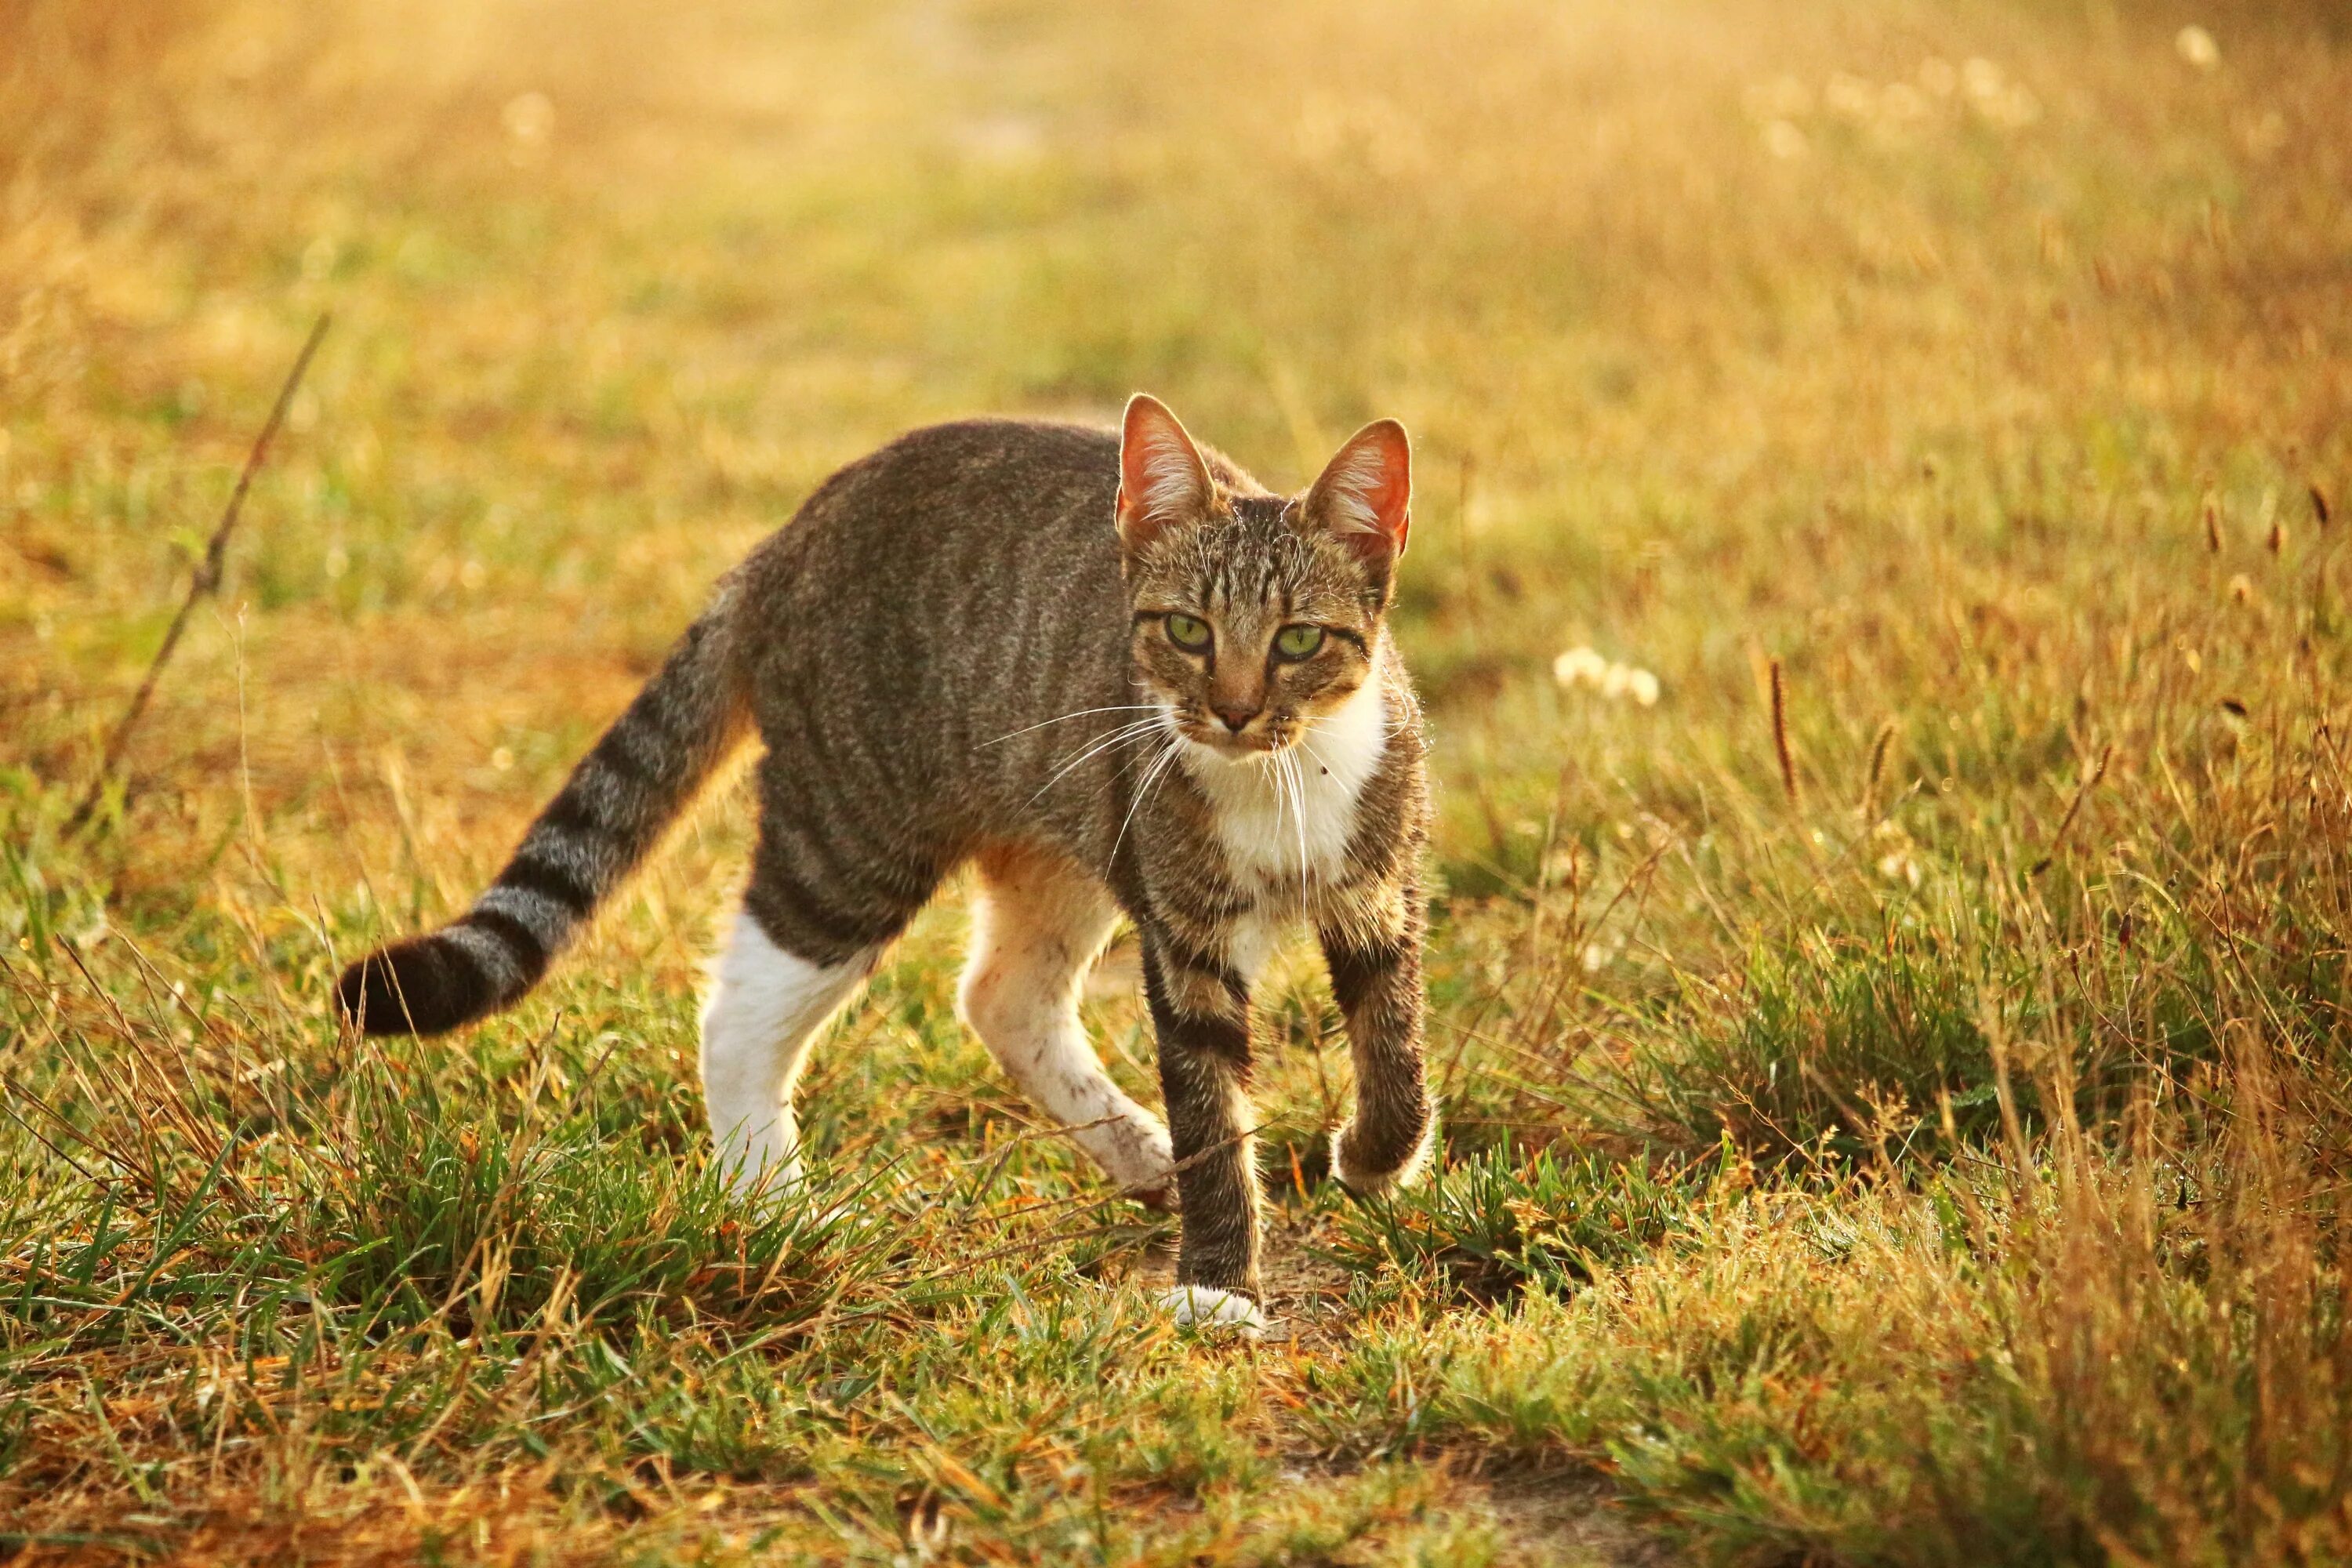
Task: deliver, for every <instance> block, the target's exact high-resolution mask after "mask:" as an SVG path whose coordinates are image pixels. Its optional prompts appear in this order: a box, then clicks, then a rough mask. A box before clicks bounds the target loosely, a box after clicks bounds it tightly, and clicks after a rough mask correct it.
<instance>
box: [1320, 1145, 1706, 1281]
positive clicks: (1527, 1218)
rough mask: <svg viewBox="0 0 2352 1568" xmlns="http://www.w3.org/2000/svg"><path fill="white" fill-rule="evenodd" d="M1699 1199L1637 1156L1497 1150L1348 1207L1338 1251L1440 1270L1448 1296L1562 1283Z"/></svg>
mask: <svg viewBox="0 0 2352 1568" xmlns="http://www.w3.org/2000/svg"><path fill="white" fill-rule="evenodd" d="M1691 1199H1692V1185H1691V1178H1690V1177H1689V1176H1688V1175H1686V1174H1685V1175H1680V1176H1676V1175H1664V1176H1662V1175H1660V1174H1658V1173H1654V1172H1652V1171H1650V1170H1649V1169H1648V1168H1647V1167H1646V1166H1645V1165H1643V1163H1639V1162H1636V1161H1626V1162H1622V1163H1621V1162H1619V1161H1616V1160H1613V1159H1609V1158H1606V1157H1604V1156H1601V1155H1599V1154H1583V1155H1569V1156H1560V1155H1556V1154H1554V1153H1553V1152H1550V1151H1549V1150H1547V1151H1545V1152H1541V1153H1538V1154H1537V1155H1536V1156H1535V1157H1534V1158H1533V1159H1531V1160H1526V1161H1518V1160H1515V1159H1513V1158H1512V1157H1511V1156H1510V1155H1509V1154H1508V1153H1507V1152H1503V1151H1494V1152H1488V1153H1486V1154H1483V1155H1475V1156H1472V1157H1470V1158H1467V1159H1464V1160H1461V1161H1458V1162H1456V1163H1454V1164H1452V1165H1450V1166H1448V1167H1446V1168H1445V1169H1444V1170H1441V1171H1438V1172H1436V1173H1433V1175H1432V1176H1431V1177H1430V1179H1429V1180H1428V1181H1427V1182H1426V1183H1425V1184H1422V1185H1420V1186H1416V1187H1413V1188H1411V1189H1408V1190H1406V1191H1405V1192H1402V1193H1400V1194H1395V1195H1394V1196H1392V1197H1389V1198H1385V1199H1381V1200H1378V1201H1376V1202H1372V1203H1369V1204H1366V1205H1362V1206H1361V1207H1359V1208H1351V1209H1349V1210H1348V1211H1346V1212H1345V1213H1344V1214H1343V1215H1341V1216H1340V1218H1339V1226H1338V1239H1337V1242H1336V1244H1335V1245H1334V1247H1333V1248H1332V1252H1333V1255H1334V1256H1335V1257H1336V1258H1339V1260H1340V1261H1342V1262H1344V1263H1346V1264H1348V1265H1349V1267H1351V1268H1357V1269H1360V1270H1365V1271H1370V1270H1374V1269H1377V1268H1381V1266H1383V1265H1387V1266H1390V1267H1392V1268H1397V1269H1400V1270H1402V1271H1404V1272H1406V1273H1408V1274H1412V1275H1419V1276H1427V1277H1433V1278H1434V1279H1438V1280H1441V1281H1443V1282H1444V1285H1445V1286H1446V1287H1448V1288H1449V1289H1448V1295H1449V1297H1457V1298H1460V1299H1465V1300H1478V1301H1496V1300H1505V1299H1507V1298H1508V1297H1510V1296H1512V1295H1513V1294H1515V1293H1517V1291H1519V1290H1520V1289H1525V1288H1528V1287H1534V1288H1537V1289H1546V1290H1550V1291H1554V1292H1565V1291H1567V1290H1569V1289H1571V1288H1573V1287H1574V1286H1576V1285H1578V1284H1580V1283H1583V1282H1586V1281H1589V1280H1591V1279H1593V1278H1594V1277H1595V1275H1596V1274H1597V1273H1599V1272H1601V1271H1603V1270H1605V1269H1607V1268H1609V1267H1611V1266H1612V1265H1614V1264H1619V1263H1622V1262H1623V1261H1625V1260H1627V1259H1629V1258H1638V1257H1641V1256H1643V1254H1645V1253H1647V1252H1649V1251H1650V1250H1652V1249H1653V1248H1655V1247H1661V1246H1664V1245H1665V1244H1666V1243H1667V1242H1668V1241H1670V1240H1671V1239H1672V1238H1673V1237H1675V1235H1677V1234H1678V1233H1679V1232H1680V1231H1681V1229H1682V1227H1683V1226H1684V1223H1685V1215H1686V1214H1687V1213H1688V1211H1689V1206H1690V1203H1691Z"/></svg>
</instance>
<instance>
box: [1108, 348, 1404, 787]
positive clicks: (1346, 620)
mask: <svg viewBox="0 0 2352 1568" xmlns="http://www.w3.org/2000/svg"><path fill="white" fill-rule="evenodd" d="M1411 502H1412V452H1411V447H1410V446H1409V444H1408V443H1407V441H1406V439H1405V433H1404V426H1401V425H1399V424H1398V423H1397V422H1396V421H1395V420H1393V419H1382V420H1379V421H1376V422H1375V423H1373V424H1370V425H1367V426H1364V427H1363V428H1362V429H1361V430H1359V431H1357V432H1356V434H1355V435H1353V436H1351V437H1349V438H1348V441H1347V443H1346V444H1345V445H1343V446H1342V447H1340V448H1339V455H1338V456H1336V457H1334V458H1332V459H1331V460H1330V462H1329V463H1328V464H1327V465H1325V467H1324V469H1323V472H1322V475H1321V477H1320V478H1318V479H1316V481H1315V482H1314V483H1313V484H1312V485H1309V486H1308V487H1307V489H1306V491H1305V492H1304V493H1303V494H1300V495H1296V496H1276V495H1268V494H1266V493H1265V491H1263V490H1262V489H1259V488H1258V487H1257V486H1255V484H1253V483H1251V482H1250V481H1249V479H1247V478H1246V477H1245V476H1244V475H1243V474H1242V473H1241V472H1240V470H1238V469H1237V468H1234V467H1233V466H1232V465H1231V464H1229V463H1226V462H1225V461H1223V459H1222V458H1214V455H1213V454H1209V455H1205V456H1204V455H1203V453H1202V450H1201V448H1200V447H1198V446H1196V445H1195V444H1194V443H1193V441H1192V437H1191V436H1189V435H1187V434H1186V433H1185V430H1184V426H1182V425H1181V424H1179V423H1178V422H1177V419H1176V416H1174V415H1173V414H1171V413H1170V412H1169V411H1168V410H1167V408H1166V407H1165V406H1164V405H1161V404H1160V402H1158V401H1157V400H1156V399H1153V398H1150V397H1145V396H1142V395H1138V396H1137V397H1135V398H1134V399H1133V400H1132V401H1131V402H1129V404H1128V405H1127V419H1126V422H1125V425H1124V426H1123V427H1122V429H1121V432H1120V437H1119V480H1118V532H1119V542H1120V545H1121V547H1122V550H1123V552H1124V553H1123V558H1124V561H1125V564H1126V574H1127V590H1128V597H1129V602H1130V605H1131V607H1132V609H1133V611H1134V617H1135V629H1134V639H1133V648H1134V659H1135V673H1136V679H1137V681H1138V683H1139V685H1140V686H1141V687H1142V689H1143V690H1144V693H1145V694H1146V696H1147V698H1149V699H1150V700H1155V701H1158V702H1160V704H1162V705H1163V706H1164V707H1165V708H1166V710H1168V713H1169V716H1170V721H1171V724H1172V725H1173V726H1174V727H1175V729H1176V730H1177V731H1178V732H1179V733H1181V735H1183V736H1184V738H1185V739H1187V740H1190V741H1192V742H1197V743H1198V744H1200V745H1202V746H1205V747H1207V748H1209V749H1211V750H1212V751H1214V752H1218V753H1220V754H1223V755H1224V756H1228V757H1233V758H1237V759H1239V758H1249V757H1256V756H1265V755H1267V754H1270V753H1273V752H1279V751H1281V750H1283V749H1284V748H1286V747H1288V746H1291V745H1294V744H1297V742H1298V741H1299V740H1300V739H1301V737H1302V736H1303V735H1305V734H1307V733H1308V732H1309V731H1311V729H1312V727H1313V724H1314V721H1316V720H1318V719H1320V718H1322V717H1324V716H1326V715H1328V714H1330V713H1332V712H1334V711H1335V710H1338V709H1339V707H1340V705H1341V704H1343V703H1345V702H1346V701H1347V700H1348V699H1349V697H1351V696H1353V695H1355V694H1356V692H1357V691H1358V690H1359V689H1360V688H1361V687H1362V686H1363V685H1364V683H1365V682H1366V681H1368V680H1370V679H1372V675H1373V659H1374V657H1375V654H1376V652H1377V650H1378V649H1379V647H1380V643H1381V628H1382V622H1383V620H1384V618H1385V617H1386V616H1387V613H1388V606H1389V599H1390V595H1391V590H1392V588H1393V585H1394V582H1395V574H1396V563H1397V558H1398V557H1399V556H1400V555H1402V554H1403V552H1404V542H1405V533H1406V531H1407V530H1408V528H1409V527H1410V525H1411V517H1410V515H1409V509H1410V506H1411Z"/></svg>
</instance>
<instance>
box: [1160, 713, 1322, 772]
mask: <svg viewBox="0 0 2352 1568" xmlns="http://www.w3.org/2000/svg"><path fill="white" fill-rule="evenodd" d="M1176 732H1177V733H1178V734H1180V735H1181V736H1183V737H1184V738H1185V739H1186V740H1188V741H1190V742H1192V743H1193V744H1195V745H1198V746H1205V747H1206V748H1208V749H1209V750H1210V751H1212V752H1216V753H1217V754H1218V755H1219V756H1221V757H1229V758H1231V759H1233V760H1234V761H1235V762H1244V761H1248V760H1251V759H1254V758H1260V757H1270V756H1272V755H1273V754H1274V753H1275V752H1279V751H1281V750H1282V749H1283V748H1284V747H1285V746H1287V745H1289V744H1290V742H1291V740H1292V738H1293V735H1294V733H1295V731H1292V730H1291V729H1289V728H1288V727H1285V728H1284V729H1281V730H1276V729H1275V728H1274V727H1273V726H1271V725H1263V724H1253V725H1251V726H1250V727H1249V728H1248V729H1246V730H1244V731H1240V732H1239V733H1235V732H1234V731H1231V730H1228V729H1226V728H1225V726H1223V724H1220V723H1216V722H1214V721H1205V722H1204V721H1201V720H1198V719H1194V718H1192V716H1191V715H1189V714H1187V715H1185V716H1182V717H1181V718H1179V719H1178V720H1177V721H1176Z"/></svg>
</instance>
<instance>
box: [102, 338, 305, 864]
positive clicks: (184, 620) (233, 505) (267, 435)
mask: <svg viewBox="0 0 2352 1568" xmlns="http://www.w3.org/2000/svg"><path fill="white" fill-rule="evenodd" d="M330 320H331V317H328V316H325V315H321V316H320V318H319V322H318V325H316V326H314V327H312V328H311V329H310V336H309V337H308V338H306V339H305V340H303V343H302V352H301V353H299V354H298V355H296V356H295V359H294V368H293V369H291V370H289V371H288V372H287V373H286V384H284V385H283V386H281V387H279V388H278V401H277V402H276V403H275V404H274V405H271V407H270V410H269V418H268V421H267V422H265V423H264V424H263V425H262V426H261V434H260V435H258V436H257V437H254V440H253V449H252V450H251V451H249V452H247V454H246V455H245V467H244V468H243V469H242V470H240V471H239V472H238V474H237V476H236V489H233V490H231V491H230V492H229V497H228V505H226V507H224V508H222V509H221V517H220V521H219V522H218V523H216V524H215V525H214V528H213V536H212V539H211V541H210V542H207V543H206V544H205V558H204V559H203V560H202V561H200V562H198V563H196V574H195V576H194V579H193V580H191V581H190V582H189V584H188V596H187V597H186V598H184V599H183V600H181V601H180V613H179V614H178V615H175V616H173V617H172V624H171V626H169V627H167V628H166V629H165V630H164V633H163V647H159V648H157V649H156V650H155V657H154V658H153V660H152V661H151V662H150V663H149V664H148V666H147V676H146V679H143V680H142V681H140V683H139V689H138V690H137V691H136V692H134V693H132V694H131V706H130V707H129V708H127V709H125V710H123V713H122V720H121V722H120V723H118V724H116V725H115V727H114V733H113V734H112V735H111V736H110V737H109V738H108V740H107V742H106V752H105V754H104V755H103V756H102V757H100V759H99V764H98V776H97V777H96V778H93V779H92V780H90V781H89V793H88V794H86V795H83V796H82V797H81V804H80V805H77V806H75V807H74V809H73V815H72V816H68V817H67V818H66V826H65V830H66V832H68V833H76V832H79V831H80V829H81V828H82V827H83V826H85V825H86V824H87V823H88V822H89V819H90V817H91V816H92V815H93V814H94V813H95V812H96V811H97V810H98V803H99V802H100V800H102V799H104V798H105V795H106V781H107V780H108V779H110V778H112V777H113V776H114V770H115V767H116V766H117V765H118V764H119V763H121V761H122V752H123V749H124V748H125V747H127V746H129V745H130V743H131V731H132V730H134V729H136V728H137V727H138V725H139V721H140V719H141V717H142V716H143V715H144V714H145V713H146V711H147V704H148V702H149V701H150V700H152V698H153V697H154V695H155V682H156V680H157V679H159V678H161V677H162V675H163V666H164V665H165V664H167V663H169V662H170V661H171V658H172V650H173V649H174V648H176V647H179V646H180V634H181V633H182V632H183V631H184V630H186V629H187V625H188V615H189V612H191V611H193V610H194V608H195V607H196V601H197V600H199V599H201V598H203V597H205V595H208V594H211V593H213V592H215V590H217V589H218V588H219V587H220V580H221V564H222V563H223V561H224V560H225V559H226V557H227V554H228V536H229V534H230V533H231V532H232V531H234V530H235V529H236V520H237V516H238V514H239V513H241V512H242V511H243V510H245V493H246V491H247V490H248V489H251V488H252V487H253V476H254V475H255V474H257V473H258V472H259V471H260V469H261V464H262V460H263V459H264V458H267V457H268V455H269V443H270V439H271V438H272V437H275V436H276V435H277V434H278V426H279V425H281V424H283V423H285V420H286V410H287V407H288V405H290V404H291V403H292V402H293V401H294V390H295V388H297V387H299V385H301V384H302V373H303V372H304V371H306V370H308V369H310V356H311V355H312V354H314V353H318V352H319V342H320V339H322V338H324V337H325V336H326V335H327V322H328V321H330Z"/></svg>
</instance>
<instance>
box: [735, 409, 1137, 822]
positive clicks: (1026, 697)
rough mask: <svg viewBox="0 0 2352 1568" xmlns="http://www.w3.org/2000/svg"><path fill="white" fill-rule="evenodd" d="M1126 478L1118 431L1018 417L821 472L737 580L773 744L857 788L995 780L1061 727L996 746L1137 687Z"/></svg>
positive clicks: (940, 786) (925, 787) (981, 788)
mask: <svg viewBox="0 0 2352 1568" xmlns="http://www.w3.org/2000/svg"><path fill="white" fill-rule="evenodd" d="M1117 494H1118V437H1117V435H1116V434H1115V433H1113V432H1111V431H1108V430H1103V429H1096V428H1090V427H1088V426H1082V425H1066V424H1055V423H1046V422H1044V421H1028V420H1011V419H977V420H965V421H961V422H958V423H955V424H949V425H935V426H927V427H925V428H923V429H919V430H916V431H912V432H910V433H908V434H907V435H905V436H902V437H898V439H897V440H895V441H892V442H891V443H890V444H889V445H887V446H886V447H881V448H880V449H879V450H877V451H876V452H874V453H873V454H872V455H871V456H868V457H866V458H860V459H859V460H857V461H856V462H854V463H852V464H850V465H849V466H848V467H846V468H843V469H842V470H840V471H839V472H838V473H836V474H835V475H834V476H833V477H832V478H831V479H827V480H826V481H825V482H824V484H823V485H822V486H820V487H819V488H818V489H817V490H816V492H815V493H814V495H812V496H811V497H810V498H809V499H808V500H807V501H806V502H805V503H804V504H803V506H802V508H801V510H800V511H799V513H798V514H797V515H796V516H795V517H794V519H793V521H792V522H790V523H788V524H787V525H786V526H785V527H784V528H783V529H782V530H781V531H778V532H777V533H776V534H775V535H774V536H773V537H772V538H771V539H770V540H768V541H767V542H766V543H764V544H763V545H761V547H760V548H759V549H758V550H757V551H756V552H754V553H753V554H752V556H751V559H750V560H748V561H747V562H746V563H744V567H743V571H742V574H741V577H740V593H739V596H738V601H737V602H738V605H739V615H740V622H739V626H738V630H739V634H740V637H741V640H740V643H739V646H740V647H742V648H743V649H744V651H745V653H746V655H747V656H748V658H749V661H750V673H751V693H752V703H753V707H754V710H755V711H756V713H757V715H758V718H759V721H760V728H761V732H762V734H763V735H764V737H765V738H766V740H767V742H768V744H769V746H770V748H771V750H772V751H773V752H781V753H785V754H791V755H797V756H801V757H804V758H811V759H814V758H819V757H823V758H828V759H831V761H830V762H829V763H827V764H826V770H825V771H827V772H830V773H835V777H834V778H833V779H832V781H831V782H832V783H833V784H836V785H838V786H842V787H850V788H856V789H858V790H861V791H865V792H867V793H869V794H870V793H874V792H877V791H878V792H880V793H881V794H882V795H898V793H899V792H900V791H901V790H902V789H906V788H908V787H909V786H918V794H919V795H924V796H925V797H927V798H930V799H936V798H937V796H938V795H939V793H940V792H950V793H954V792H977V794H978V795H993V794H994V793H996V788H995V786H996V784H998V783H999V782H1000V781H1002V780H1003V779H1004V778H1005V777H1008V776H1012V775H1018V774H1023V773H1027V772H1028V771H1030V769H1031V767H1032V766H1033V765H1034V763H1035V762H1036V761H1038V760H1039V759H1037V758H1032V757H1030V756H1029V755H1028V754H1027V753H1028V752H1030V751H1032V750H1033V749H1037V748H1041V747H1044V746H1045V745H1046V744H1047V743H1049V742H1055V741H1057V740H1059V739H1060V737H1059V736H1058V735H1057V734H1055V733H1049V732H1045V731H1040V732H1038V733H1037V735H1036V736H1035V737H1034V742H1035V745H1034V747H1033V745H1031V744H1028V743H1024V742H1013V743H1010V744H1005V745H1002V746H999V745H995V744H993V742H997V741H999V740H1000V739H1001V738H1003V737H1005V736H1007V735H1010V734H1012V733H1013V732H1014V731H1021V730H1023V729H1024V728H1025V727H1027V726H1029V725H1032V724H1035V723H1038V722H1040V721H1047V720H1052V719H1055V718H1056V717H1058V716H1061V715H1066V714H1069V713H1071V712H1073V711H1076V710H1081V709H1087V708H1092V707H1097V706H1101V705H1104V704H1110V703H1118V702H1124V701H1128V700H1130V699H1129V698H1127V697H1125V696H1124V695H1122V693H1123V692H1124V691H1125V689H1126V684H1127V668H1128V650H1127V644H1128V637H1129V605H1128V601H1127V595H1126V591H1125V588H1124V586H1123V584H1122V582H1121V579H1120V572H1119V549H1118V531H1117V529H1116V527H1115V525H1114V521H1113V510H1114V507H1115V504H1116V500H1117ZM1025 739H1026V738H1024V740H1025ZM910 804H911V801H910Z"/></svg>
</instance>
